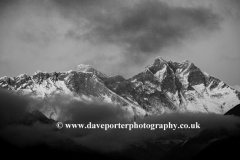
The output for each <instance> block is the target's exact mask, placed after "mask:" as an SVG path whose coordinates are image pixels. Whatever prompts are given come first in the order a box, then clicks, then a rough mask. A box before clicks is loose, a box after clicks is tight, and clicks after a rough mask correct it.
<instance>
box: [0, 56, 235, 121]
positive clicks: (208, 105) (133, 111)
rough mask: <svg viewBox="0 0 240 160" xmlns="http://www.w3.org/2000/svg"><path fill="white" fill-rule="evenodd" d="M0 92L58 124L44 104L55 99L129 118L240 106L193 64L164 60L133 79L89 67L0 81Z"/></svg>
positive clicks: (231, 91) (221, 110)
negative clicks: (27, 101)
mask: <svg viewBox="0 0 240 160" xmlns="http://www.w3.org/2000/svg"><path fill="white" fill-rule="evenodd" d="M0 87H1V88H4V89H6V90H9V91H12V92H15V93H17V94H21V95H27V96H29V97H31V98H34V99H40V100H43V101H44V102H46V103H44V104H45V105H46V107H43V108H42V109H41V110H40V112H42V113H43V114H44V115H45V116H46V117H48V118H50V119H54V120H58V119H59V115H60V113H61V109H60V108H59V107H58V106H54V105H49V103H47V102H48V101H49V100H50V99H51V97H53V96H54V95H55V94H60V95H67V96H69V97H71V99H74V100H78V101H83V102H85V103H91V102H96V103H109V104H111V105H114V106H120V107H122V108H123V109H124V110H126V111H128V112H129V113H130V115H131V116H132V117H133V118H137V117H144V116H149V115H159V114H163V113H171V112H206V113H217V114H225V113H226V112H227V111H229V110H230V109H231V108H233V107H234V106H236V105H237V104H239V103H240V92H239V91H237V90H236V89H234V88H233V87H230V86H229V85H227V84H226V83H224V82H223V81H221V80H219V79H218V78H216V77H214V76H212V75H209V74H207V73H206V72H203V71H201V69H200V68H198V67H197V66H196V65H194V64H193V63H192V62H190V61H188V60H186V61H183V62H181V63H179V62H174V61H166V60H164V59H162V58H160V57H157V58H156V59H155V61H154V62H153V64H151V65H149V66H147V67H145V69H144V70H143V71H142V72H140V73H138V74H136V75H135V76H133V77H131V78H128V79H125V78H124V77H123V76H121V75H115V76H107V75H105V74H104V73H101V72H100V71H98V70H96V69H94V68H93V67H91V66H89V65H84V64H80V65H78V66H77V67H76V68H75V69H74V70H70V71H61V72H56V71H55V72H50V73H48V72H41V71H37V72H35V73H34V74H33V75H32V76H30V75H27V74H21V75H19V76H16V77H7V76H5V77H2V78H0Z"/></svg>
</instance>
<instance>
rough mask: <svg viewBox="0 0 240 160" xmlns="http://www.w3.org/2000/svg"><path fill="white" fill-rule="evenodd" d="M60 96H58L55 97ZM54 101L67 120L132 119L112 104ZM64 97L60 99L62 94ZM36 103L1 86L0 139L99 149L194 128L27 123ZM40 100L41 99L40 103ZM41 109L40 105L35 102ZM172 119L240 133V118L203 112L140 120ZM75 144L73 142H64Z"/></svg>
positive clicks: (185, 132)
mask: <svg viewBox="0 0 240 160" xmlns="http://www.w3.org/2000/svg"><path fill="white" fill-rule="evenodd" d="M56 97H58V98H56ZM56 97H55V98H53V99H52V100H51V104H55V105H58V107H59V108H61V109H62V110H63V111H62V112H61V114H62V115H61V116H66V117H71V118H70V119H69V120H68V121H67V122H66V123H84V124H87V123H88V122H92V123H96V124H97V123H103V124H115V123H130V122H129V119H126V118H125V117H126V116H127V115H128V113H127V112H126V111H125V110H122V109H121V108H119V107H116V106H112V105H109V104H97V103H92V104H85V103H83V102H79V101H75V100H71V99H68V98H67V97H65V98H64V97H61V96H56ZM60 97H61V98H62V101H61V98H60ZM34 103H35V104H37V102H35V100H33V99H30V98H27V97H22V96H18V95H15V94H12V93H9V92H6V91H3V90H0V139H3V140H5V141H7V142H9V143H11V144H13V145H15V146H18V147H21V148H25V147H29V146H34V145H37V144H46V145H48V146H51V147H53V148H54V147H56V148H58V147H59V146H60V144H61V143H62V142H63V141H71V142H72V143H74V144H76V145H79V146H86V147H87V148H90V149H93V150H96V151H104V152H105V151H107V152H108V151H120V150H122V149H124V148H126V147H127V146H128V145H129V144H132V143H135V142H141V141H145V140H155V139H157V138H161V137H165V138H166V137H168V138H169V139H171V138H172V137H177V136H178V135H183V136H186V137H187V136H190V134H189V133H194V132H198V131H199V130H198V131H197V129H195V130H193V129H192V130H190V129H189V130H186V129H181V130H180V129H178V130H170V129H168V130H165V131H164V130H162V129H156V130H154V131H151V130H150V129H133V130H131V131H129V130H128V129H109V130H107V131H105V130H104V129H66V128H62V129H61V130H60V129H57V128H56V126H55V124H56V123H53V124H43V123H40V122H39V121H37V122H34V123H33V124H31V125H29V124H26V123H24V121H25V120H26V119H27V117H28V116H29V115H31V114H30V113H29V112H28V110H29V109H30V108H29V106H31V105H32V104H34ZM38 104H39V103H38ZM35 107H39V109H41V107H42V106H41V105H36V106H35ZM169 122H171V123H172V124H173V123H176V124H191V123H195V122H198V123H199V124H200V127H201V129H206V128H209V129H218V128H224V129H226V131H227V134H230V135H234V134H237V133H239V127H237V126H238V125H239V124H240V118H238V117H234V116H223V115H216V114H203V113H173V114H163V115H159V116H149V117H146V118H144V119H138V120H137V123H148V124H164V123H169ZM64 147H65V148H72V146H71V147H70V146H67V145H66V146H64Z"/></svg>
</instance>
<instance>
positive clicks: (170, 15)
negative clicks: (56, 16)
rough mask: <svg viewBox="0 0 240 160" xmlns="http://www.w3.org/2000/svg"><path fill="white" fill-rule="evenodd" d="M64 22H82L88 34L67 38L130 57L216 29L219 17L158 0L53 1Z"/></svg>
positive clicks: (207, 11)
mask: <svg viewBox="0 0 240 160" xmlns="http://www.w3.org/2000/svg"><path fill="white" fill-rule="evenodd" d="M55 2H56V3H57V4H58V5H59V6H60V7H59V9H60V11H61V12H62V13H63V15H64V16H65V17H67V18H73V19H74V20H76V19H80V18H85V19H86V20H87V22H86V24H85V27H87V28H88V31H87V33H86V34H85V35H84V36H82V35H78V34H77V31H76V30H75V31H74V30H71V31H69V32H68V34H67V36H68V37H72V38H77V39H81V38H82V39H88V40H90V41H94V42H105V43H113V44H116V45H120V46H122V47H123V48H125V49H126V50H127V53H126V54H128V55H129V56H130V57H133V58H139V57H138V56H141V55H144V54H157V53H159V51H160V50H161V49H162V48H163V47H166V46H169V45H172V44H176V43H178V42H180V41H181V40H183V39H184V38H188V37H189V36H192V35H196V33H199V31H200V32H202V31H212V30H214V29H216V28H218V25H219V21H220V17H219V16H218V15H216V14H214V13H213V12H212V11H211V10H210V9H207V8H200V7H198V8H190V7H188V8H187V7H173V6H170V5H168V4H167V3H164V2H161V1H158V0H150V1H149V0H141V1H137V2H136V3H135V2H133V1H132V4H129V5H126V4H124V3H120V2H118V1H98V0H96V1H94V0H90V1H70V2H66V1H58V0H56V1H55Z"/></svg>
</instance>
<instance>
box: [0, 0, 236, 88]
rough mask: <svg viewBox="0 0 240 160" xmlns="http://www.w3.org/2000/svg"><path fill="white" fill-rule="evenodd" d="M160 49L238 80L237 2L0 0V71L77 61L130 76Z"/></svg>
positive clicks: (68, 65)
mask: <svg viewBox="0 0 240 160" xmlns="http://www.w3.org/2000/svg"><path fill="white" fill-rule="evenodd" d="M158 56H160V57H162V58H163V59H166V60H174V61H179V62H181V61H184V60H186V59H188V60H190V61H191V62H193V63H194V64H195V65H197V66H198V67H199V68H200V69H202V70H203V71H205V72H207V73H209V74H211V75H213V76H215V77H217V78H219V79H221V80H223V81H224V82H226V83H227V84H229V85H237V84H238V85H239V84H240V1H239V0H227V1H226V0H21V1H20V0H19V1H17V0H2V1H0V77H2V76H17V75H19V74H21V73H26V74H29V75H32V74H33V73H34V72H35V71H37V70H41V71H67V70H71V69H74V68H75V67H76V66H77V65H78V64H82V63H83V64H89V65H91V66H93V67H94V68H96V69H98V70H99V71H101V72H103V73H105V74H107V75H109V76H111V75H116V74H121V75H123V76H124V77H125V78H129V77H131V76H133V75H135V74H137V73H138V72H140V71H142V70H144V68H145V66H147V65H149V64H152V63H153V61H154V59H155V58H156V57H158Z"/></svg>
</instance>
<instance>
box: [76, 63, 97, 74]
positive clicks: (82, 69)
mask: <svg viewBox="0 0 240 160" xmlns="http://www.w3.org/2000/svg"><path fill="white" fill-rule="evenodd" d="M90 70H93V68H92V67H91V66H90V65H86V64H79V65H78V66H77V68H76V71H78V72H91V71H90Z"/></svg>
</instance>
